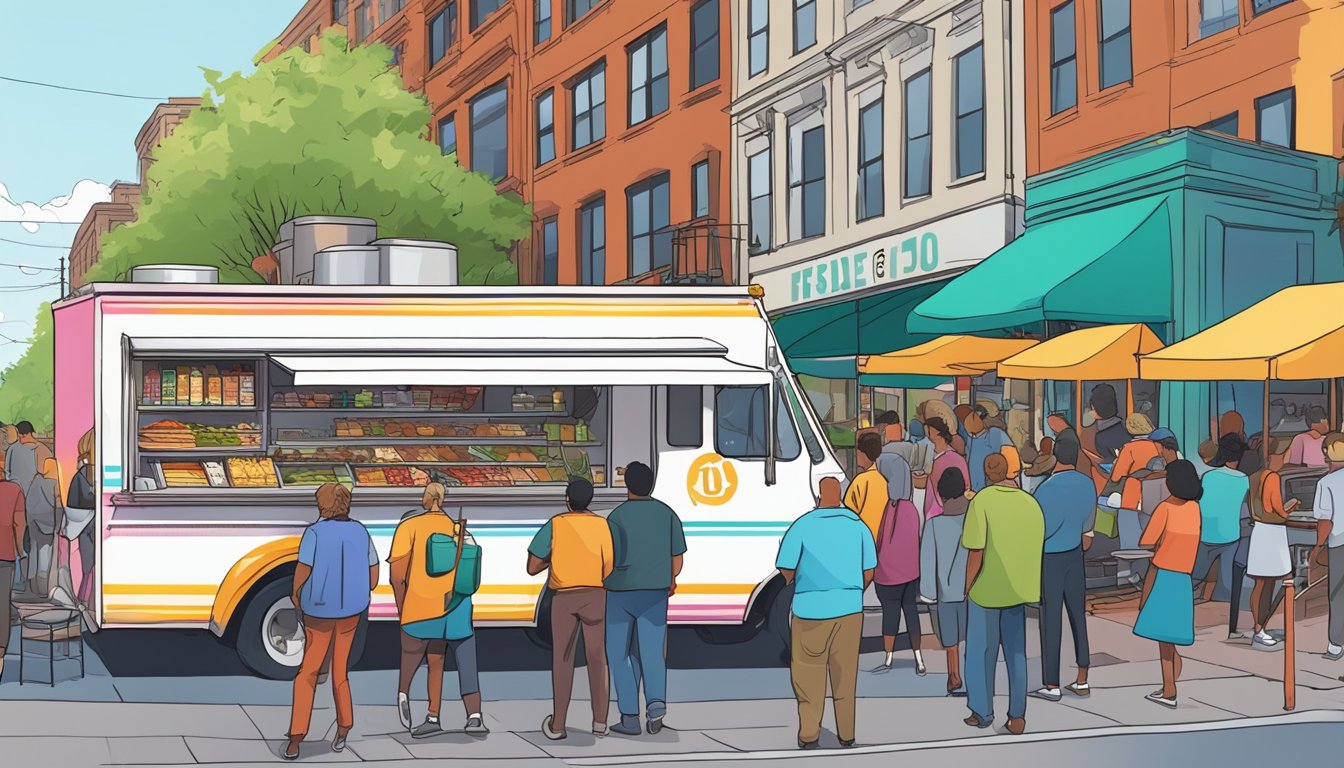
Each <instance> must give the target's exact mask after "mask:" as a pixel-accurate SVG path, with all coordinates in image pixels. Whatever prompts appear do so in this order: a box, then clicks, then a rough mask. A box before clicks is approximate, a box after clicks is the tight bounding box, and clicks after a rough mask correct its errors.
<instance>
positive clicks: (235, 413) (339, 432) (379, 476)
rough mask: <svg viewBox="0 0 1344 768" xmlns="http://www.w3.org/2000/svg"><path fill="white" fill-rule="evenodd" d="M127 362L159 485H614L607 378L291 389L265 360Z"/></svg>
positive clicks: (147, 460)
mask: <svg viewBox="0 0 1344 768" xmlns="http://www.w3.org/2000/svg"><path fill="white" fill-rule="evenodd" d="M133 369H134V373H135V375H136V376H138V377H139V379H140V380H139V381H138V382H137V384H138V389H137V391H139V392H141V393H142V395H141V397H140V398H138V400H137V404H136V411H137V414H136V418H137V421H136V423H137V427H138V428H137V434H136V436H135V445H136V448H137V455H138V463H139V474H140V475H142V476H149V477H153V478H155V480H156V482H157V483H158V485H159V487H161V488H193V487H199V488H224V487H231V488H280V489H283V488H309V489H311V488H313V487H316V486H318V485H321V484H322V483H326V482H344V483H350V484H353V485H354V486H355V487H356V488H413V487H417V486H424V485H426V484H428V483H430V482H442V483H444V484H445V485H448V486H453V487H467V488H474V487H479V488H497V487H518V486H563V485H564V484H565V483H566V482H567V481H568V479H569V478H570V477H575V476H577V477H584V478H587V479H589V480H591V481H592V482H593V483H594V484H595V485H598V486H606V485H608V483H609V482H612V481H615V483H616V484H618V485H619V484H620V482H619V481H620V478H619V477H618V476H616V473H608V472H607V441H606V436H607V423H608V419H609V414H608V412H607V408H608V398H607V390H606V388H603V387H459V386H454V387H412V386H407V387H378V388H347V389H339V390H336V389H331V388H315V387H302V386H294V385H293V383H292V376H289V375H287V372H286V371H285V370H284V369H283V368H281V367H279V366H276V365H274V364H271V363H268V361H267V360H265V359H264V358H258V359H255V360H188V361H180V360H164V361H138V362H137V364H136V365H135V366H133ZM222 372H227V374H226V373H222ZM235 377H236V378H237V382H236V383H237V390H238V397H237V399H236V400H235V398H234V394H235V388H234V379H235ZM198 378H199V379H200V380H201V383H200V386H199V387H198V388H199V389H200V394H201V397H199V398H198V397H195V396H194V395H193V394H192V393H193V392H194V391H195V390H193V389H192V388H193V386H195V385H194V384H193V382H194V381H195V380H196V379H198ZM216 378H218V379H219V380H220V381H219V386H218V387H217V389H218V390H219V392H218V394H219V395H220V396H219V397H218V398H216V397H214V395H215V389H216V387H215V379H216ZM169 379H172V380H173V382H174V383H173V386H172V388H171V389H172V391H171V392H168V393H165V392H164V389H163V387H164V382H165V381H167V380H169ZM226 380H227V381H229V384H228V385H227V386H226V385H225V383H224V382H225V381H226ZM179 381H181V382H183V383H184V384H185V386H186V387H187V388H188V392H189V394H188V398H187V402H185V403H182V402H180V399H179V397H178V389H177V387H178V382H179ZM244 383H246V389H247V391H248V393H249V396H248V397H247V398H246V399H247V401H248V402H249V403H250V404H249V405H246V406H245V405H243V404H242V403H243V401H244V397H243V396H242V391H243V389H244ZM226 390H227V392H228V396H227V397H226V396H225V394H224V393H225V391H226ZM216 401H218V402H217V404H216ZM225 402H228V403H229V404H228V405H226V404H225Z"/></svg>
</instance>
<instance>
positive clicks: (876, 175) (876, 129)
mask: <svg viewBox="0 0 1344 768" xmlns="http://www.w3.org/2000/svg"><path fill="white" fill-rule="evenodd" d="M884 104H885V99H883V98H882V86H881V85H877V86H874V87H873V88H870V89H869V90H868V91H865V92H864V93H863V94H861V95H860V96H859V152H858V184H857V185H856V186H857V187H858V190H857V195H858V197H857V199H856V200H855V203H856V208H855V210H856V216H855V218H856V219H858V220H859V221H864V220H866V219H871V218H873V217H875V216H881V215H882V212H883V209H884V207H885V198H886V195H885V194H884V190H883V183H884V177H885V173H884V164H883V157H882V149H883V142H882V130H883V123H884V119H883V115H882V109H883V106H884Z"/></svg>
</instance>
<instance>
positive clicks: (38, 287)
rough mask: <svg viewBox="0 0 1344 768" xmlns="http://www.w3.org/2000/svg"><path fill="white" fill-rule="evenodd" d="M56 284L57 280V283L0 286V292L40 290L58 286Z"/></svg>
mask: <svg viewBox="0 0 1344 768" xmlns="http://www.w3.org/2000/svg"><path fill="white" fill-rule="evenodd" d="M58 285H60V283H59V282H57V283H39V284H37V285H29V286H20V287H15V288H0V292H3V293H23V292H24V291H40V290H42V289H43V288H55V287H56V286H58Z"/></svg>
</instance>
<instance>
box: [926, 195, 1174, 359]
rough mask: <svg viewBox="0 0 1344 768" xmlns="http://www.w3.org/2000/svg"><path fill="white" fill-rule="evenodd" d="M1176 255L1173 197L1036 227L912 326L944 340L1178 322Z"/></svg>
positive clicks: (929, 304) (956, 284) (955, 284)
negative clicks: (1042, 328) (1056, 323)
mask: <svg viewBox="0 0 1344 768" xmlns="http://www.w3.org/2000/svg"><path fill="white" fill-rule="evenodd" d="M1171 251H1172V249H1171V224H1170V220H1169V216H1168V213H1167V204H1166V200H1165V199H1158V200H1154V199H1152V198H1146V199H1142V200H1136V201H1133V202H1129V203H1124V204H1121V205H1116V206H1112V207H1110V208H1104V209H1101V210H1096V211H1090V212H1088V213H1080V214H1077V215H1074V216H1068V217H1065V218H1062V219H1057V220H1055V221H1050V222H1046V223H1044V224H1038V225H1035V226H1029V227H1027V231H1026V234H1024V235H1022V236H1021V237H1019V238H1017V239H1016V240H1014V241H1013V242H1011V243H1009V244H1008V245H1006V246H1004V247H1003V248H1000V249H999V250H998V251H997V252H996V253H994V255H992V256H990V257H989V258H988V259H985V260H984V261H983V262H981V263H980V264H977V265H976V266H975V267H973V268H971V269H970V270H969V271H967V272H965V273H964V274H962V275H960V276H958V277H957V278H955V279H953V280H952V281H951V282H950V283H948V285H947V287H946V288H944V289H943V290H941V291H939V292H938V293H937V294H935V295H934V296H932V297H930V298H929V299H927V300H925V301H924V302H922V303H921V304H919V306H917V307H915V308H914V310H913V311H912V312H911V313H910V317H909V321H908V322H907V326H906V328H907V330H908V331H909V332H910V333H911V334H912V335H914V334H933V335H943V334H952V333H975V332H982V331H989V330H995V329H1001V328H1012V327H1016V326H1022V325H1028V324H1031V323H1039V322H1041V321H1043V320H1072V321H1075V322H1094V323H1166V322H1170V321H1171V317H1172V307H1171V301H1172V299H1171V279H1172V275H1171V272H1172V255H1171Z"/></svg>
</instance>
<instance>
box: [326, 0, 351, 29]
mask: <svg viewBox="0 0 1344 768" xmlns="http://www.w3.org/2000/svg"><path fill="white" fill-rule="evenodd" d="M349 21H350V0H331V22H332V23H333V24H341V25H345V24H347V23H349Z"/></svg>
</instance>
